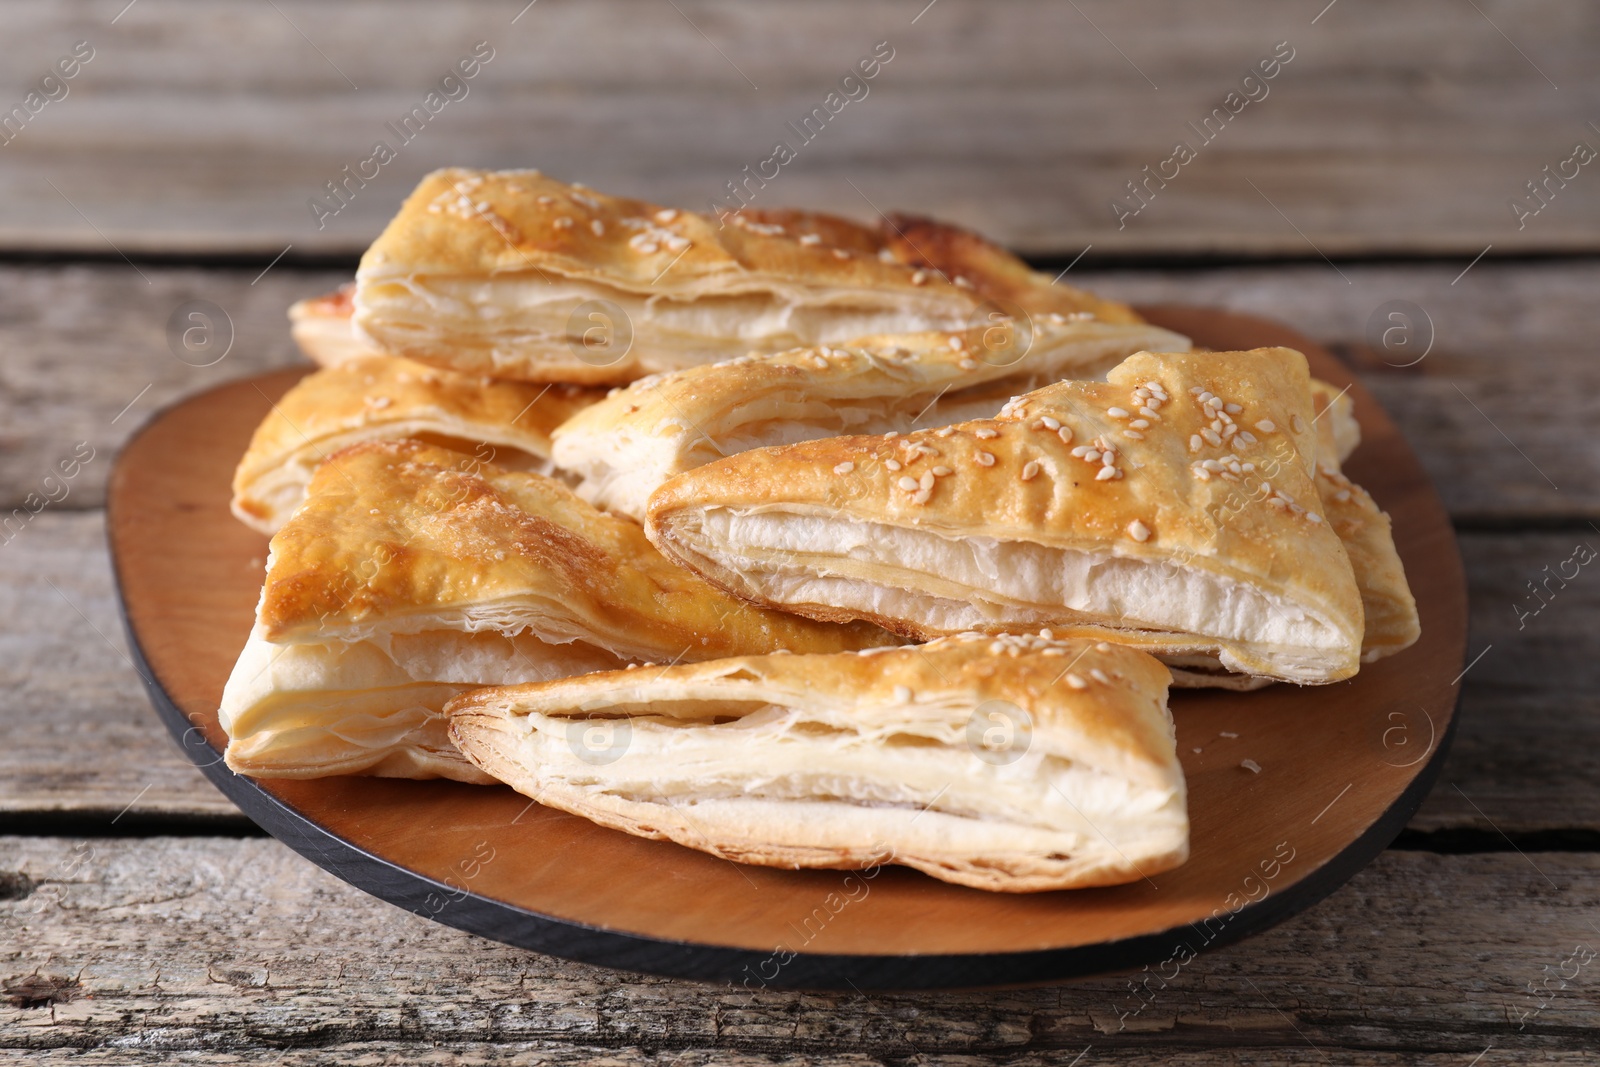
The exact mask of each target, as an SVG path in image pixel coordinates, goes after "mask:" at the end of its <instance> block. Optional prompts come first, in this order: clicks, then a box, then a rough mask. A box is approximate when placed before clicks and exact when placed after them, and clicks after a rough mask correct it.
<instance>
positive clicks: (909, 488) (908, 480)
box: [895, 474, 922, 493]
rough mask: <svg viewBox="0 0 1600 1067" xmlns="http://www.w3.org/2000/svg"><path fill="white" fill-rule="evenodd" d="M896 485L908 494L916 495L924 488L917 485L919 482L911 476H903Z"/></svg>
mask: <svg viewBox="0 0 1600 1067" xmlns="http://www.w3.org/2000/svg"><path fill="white" fill-rule="evenodd" d="M895 484H896V485H898V486H899V487H900V488H902V489H904V490H905V491H906V492H908V493H914V492H916V491H917V490H918V489H921V488H922V486H921V485H919V484H918V483H917V480H916V479H915V478H913V477H911V475H909V474H907V475H903V476H902V477H901V478H900V480H899V481H898V482H896V483H895Z"/></svg>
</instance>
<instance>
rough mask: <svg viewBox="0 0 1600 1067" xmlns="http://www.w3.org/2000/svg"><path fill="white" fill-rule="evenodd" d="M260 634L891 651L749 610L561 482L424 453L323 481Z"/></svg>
mask: <svg viewBox="0 0 1600 1067" xmlns="http://www.w3.org/2000/svg"><path fill="white" fill-rule="evenodd" d="M258 619H259V622H260V625H261V627H262V631H263V634H264V636H265V638H266V639H267V640H269V641H273V642H283V641H296V640H313V639H330V638H342V639H351V638H352V637H354V638H359V637H363V636H367V635H369V634H373V633H379V634H381V633H383V632H386V631H395V632H407V631H408V630H410V631H412V632H414V631H415V629H417V628H418V627H419V624H421V628H434V627H436V626H438V625H440V620H446V624H448V623H449V622H455V623H457V624H458V625H456V627H455V628H458V629H473V628H495V629H500V630H502V631H504V632H515V631H517V630H518V629H521V628H523V627H524V626H529V625H533V624H534V622H535V620H537V621H538V625H539V626H541V627H543V628H544V632H541V633H539V636H541V637H545V638H547V639H555V640H561V639H572V638H579V639H582V640H585V641H588V642H589V643H590V644H594V645H596V646H598V647H600V648H604V649H607V650H608V651H612V652H615V653H617V654H620V655H627V656H637V657H638V658H642V659H657V658H662V659H671V658H673V657H682V658H683V659H685V660H700V659H707V658H711V657H715V656H724V655H736V654H743V653H751V652H758V651H759V652H766V651H773V650H776V649H780V648H789V649H792V650H795V651H807V652H813V651H837V650H841V649H849V648H862V647H868V646H871V645H876V644H883V643H886V641H887V640H888V639H887V636H886V635H884V634H882V633H881V632H879V631H877V630H876V629H874V628H872V627H870V626H856V627H851V628H839V627H834V626H828V625H819V624H817V623H814V622H811V621H809V620H804V619H800V618H797V617H795V616H792V615H785V614H779V613H775V612H766V611H762V610H759V609H753V608H751V607H750V606H748V605H746V604H744V603H743V602H741V601H738V600H735V599H733V598H730V597H728V596H726V595H724V594H723V593H721V592H719V591H717V590H716V589H714V588H712V587H711V586H709V585H708V584H706V583H705V582H703V581H701V580H700V579H699V578H697V577H696V576H695V575H693V574H691V573H689V572H687V571H684V570H682V569H681V568H678V567H676V566H673V565H672V564H671V563H669V562H667V561H666V560H665V559H663V558H662V557H661V555H660V554H659V553H658V552H656V551H655V550H654V549H652V548H651V547H650V545H649V543H648V542H647V541H646V540H645V538H644V534H643V532H642V531H641V530H640V529H639V527H638V526H636V525H635V524H633V523H630V522H628V521H626V520H623V519H617V518H614V517H612V516H608V515H604V514H602V513H600V512H598V511H596V510H595V509H594V508H593V507H592V506H591V505H589V504H586V503H584V502H583V501H582V500H580V499H578V498H577V497H576V496H575V495H573V493H572V492H571V491H570V490H568V489H567V488H566V487H565V486H562V485H561V484H560V483H558V482H555V481H553V480H551V479H549V478H546V477H543V476H541V475H537V474H531V473H525V472H517V471H506V470H502V469H501V468H499V467H497V466H495V465H493V464H488V463H481V462H479V461H477V460H475V459H473V457H471V456H465V455H462V454H461V453H457V452H453V451H450V450H448V449H443V448H438V447H436V446H432V445H427V444H423V443H421V442H417V441H384V442H375V443H371V444H365V445H357V446H355V447H352V448H349V449H346V450H344V451H343V452H340V453H338V454H336V455H334V456H332V457H331V458H330V459H329V460H328V461H327V462H325V463H324V464H323V465H322V466H321V467H320V468H318V470H317V473H316V475H315V476H314V478H313V479H312V482H311V486H310V489H309V491H308V495H307V498H306V502H305V504H304V505H303V506H302V507H301V508H300V510H299V511H297V512H296V513H295V514H294V516H293V517H292V518H291V519H290V520H289V522H288V523H287V524H286V525H285V526H284V527H283V529H282V530H280V531H279V532H278V534H277V535H276V536H275V537H273V539H272V549H271V559H270V562H269V568H268V574H267V580H266V584H265V586H264V588H263V589H262V594H261V603H260V606H259V609H258ZM463 620H465V621H467V622H468V623H470V624H468V625H461V623H462V622H463ZM551 627H555V628H557V629H556V632H554V633H552V632H551V629H550V628H551Z"/></svg>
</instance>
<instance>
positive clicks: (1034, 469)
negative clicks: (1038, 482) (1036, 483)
mask: <svg viewBox="0 0 1600 1067" xmlns="http://www.w3.org/2000/svg"><path fill="white" fill-rule="evenodd" d="M1038 476H1039V461H1038V460H1036V459H1030V460H1028V462H1026V463H1024V464H1023V465H1022V480H1023V481H1025V482H1031V481H1032V480H1033V479H1035V478H1037V477H1038Z"/></svg>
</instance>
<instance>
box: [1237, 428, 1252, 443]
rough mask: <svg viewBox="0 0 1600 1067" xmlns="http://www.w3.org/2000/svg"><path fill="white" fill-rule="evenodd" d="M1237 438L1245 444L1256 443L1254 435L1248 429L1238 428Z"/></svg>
mask: <svg viewBox="0 0 1600 1067" xmlns="http://www.w3.org/2000/svg"><path fill="white" fill-rule="evenodd" d="M1239 440H1241V441H1243V442H1244V443H1245V444H1247V445H1253V444H1255V443H1256V435H1255V434H1253V433H1251V432H1250V431H1249V430H1240V431H1239Z"/></svg>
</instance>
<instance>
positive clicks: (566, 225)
mask: <svg viewBox="0 0 1600 1067" xmlns="http://www.w3.org/2000/svg"><path fill="white" fill-rule="evenodd" d="M550 225H552V226H554V227H555V228H556V229H558V230H570V229H572V220H571V219H569V218H567V217H566V216H565V215H563V216H561V217H560V218H559V219H556V221H555V222H552V223H551V224H550Z"/></svg>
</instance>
